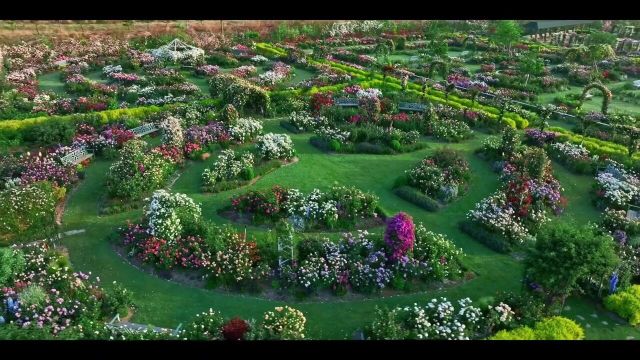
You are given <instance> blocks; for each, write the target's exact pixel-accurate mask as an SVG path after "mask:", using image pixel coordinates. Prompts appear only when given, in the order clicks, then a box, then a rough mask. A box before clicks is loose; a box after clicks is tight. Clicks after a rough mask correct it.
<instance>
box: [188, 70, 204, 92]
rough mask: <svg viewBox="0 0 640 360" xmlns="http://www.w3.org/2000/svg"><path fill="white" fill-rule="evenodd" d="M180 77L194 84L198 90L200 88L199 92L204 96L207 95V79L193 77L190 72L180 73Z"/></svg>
mask: <svg viewBox="0 0 640 360" xmlns="http://www.w3.org/2000/svg"><path fill="white" fill-rule="evenodd" d="M182 75H184V77H185V79H187V81H188V82H190V83H192V84H195V85H196V86H198V88H200V91H202V93H204V94H207V95H208V94H209V82H208V81H207V78H206V77H204V76H198V75H195V74H194V73H193V72H192V71H184V70H183V71H182Z"/></svg>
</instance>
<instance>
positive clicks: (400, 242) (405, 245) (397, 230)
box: [384, 212, 415, 261]
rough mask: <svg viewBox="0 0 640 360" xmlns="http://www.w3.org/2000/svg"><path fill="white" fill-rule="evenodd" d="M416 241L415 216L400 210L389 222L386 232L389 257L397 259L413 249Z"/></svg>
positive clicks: (385, 237)
mask: <svg viewBox="0 0 640 360" xmlns="http://www.w3.org/2000/svg"><path fill="white" fill-rule="evenodd" d="M414 241H415V226H414V224H413V218H412V217H411V216H410V215H409V214H407V213H404V212H400V213H398V214H396V215H395V216H394V217H392V218H391V219H390V220H389V221H388V222H387V229H386V230H385V233H384V242H385V243H386V244H387V247H388V249H389V258H390V259H391V260H394V261H397V260H399V259H401V258H402V257H403V256H405V255H406V254H407V252H408V251H409V250H412V249H413V244H414Z"/></svg>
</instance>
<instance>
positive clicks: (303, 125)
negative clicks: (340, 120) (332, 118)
mask: <svg viewBox="0 0 640 360" xmlns="http://www.w3.org/2000/svg"><path fill="white" fill-rule="evenodd" d="M289 121H290V122H291V124H293V125H294V126H295V127H296V128H297V129H298V131H309V130H313V129H316V128H318V127H321V126H328V125H329V120H328V119H327V118H326V117H324V116H313V115H311V114H310V113H308V112H307V111H298V112H295V111H294V112H292V113H291V114H289Z"/></svg>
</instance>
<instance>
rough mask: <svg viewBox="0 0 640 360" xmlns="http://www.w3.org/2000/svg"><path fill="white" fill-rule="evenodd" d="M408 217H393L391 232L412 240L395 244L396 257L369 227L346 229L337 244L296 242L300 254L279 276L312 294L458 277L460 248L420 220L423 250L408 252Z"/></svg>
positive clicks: (411, 231) (368, 290) (411, 228)
mask: <svg viewBox="0 0 640 360" xmlns="http://www.w3.org/2000/svg"><path fill="white" fill-rule="evenodd" d="M401 214H403V213H401ZM399 215H400V214H399ZM403 215H404V216H407V217H408V215H406V214H403ZM404 216H402V215H400V216H396V217H394V218H397V220H396V221H395V222H393V223H394V224H395V227H394V228H393V229H394V231H393V233H394V235H393V237H397V236H398V234H400V235H399V236H400V237H401V238H402V239H405V240H408V241H404V242H403V244H404V245H403V246H402V248H398V249H397V251H396V255H397V257H394V258H392V255H389V250H388V248H387V246H385V244H383V243H382V241H379V240H382V239H380V238H379V237H378V239H376V240H375V241H374V237H373V236H371V235H372V234H369V233H368V232H367V231H366V230H361V231H358V232H357V233H355V234H354V233H345V234H343V235H342V239H341V240H340V241H338V242H337V243H334V242H332V241H331V240H329V239H316V238H311V239H304V240H302V241H300V242H299V243H298V245H297V250H298V251H297V253H298V256H297V259H295V260H294V261H293V262H292V263H291V264H290V265H289V264H287V265H286V266H284V268H283V271H282V273H281V278H280V279H281V280H282V281H283V285H284V286H285V287H288V288H293V289H298V290H301V291H303V292H305V293H308V294H311V293H315V292H317V291H318V290H320V289H328V290H331V291H332V292H333V293H335V294H344V293H346V292H347V291H348V290H352V291H354V292H358V293H373V292H378V291H380V290H382V289H385V288H394V289H397V290H404V289H406V287H405V285H406V283H407V282H409V281H412V280H423V281H424V280H437V281H441V280H443V279H445V278H456V277H459V275H460V274H461V267H460V264H459V257H460V256H461V255H462V251H461V250H459V249H457V248H455V245H453V243H452V242H450V241H449V240H448V239H446V238H445V237H444V236H443V235H440V234H434V233H431V232H427V231H426V230H425V228H424V226H422V225H420V224H419V226H420V229H421V233H420V236H421V237H420V246H419V251H417V252H416V253H414V252H412V251H409V249H410V248H411V247H413V239H414V238H415V237H416V236H417V235H416V234H415V231H414V225H413V221H412V220H411V218H410V217H408V219H409V220H408V221H407V220H406V218H405V217H404ZM399 280H400V281H399Z"/></svg>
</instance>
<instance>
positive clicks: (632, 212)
mask: <svg viewBox="0 0 640 360" xmlns="http://www.w3.org/2000/svg"><path fill="white" fill-rule="evenodd" d="M639 210H640V207H637V206H633V205H629V208H628V209H627V220H631V221H638V220H640V211H639Z"/></svg>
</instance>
